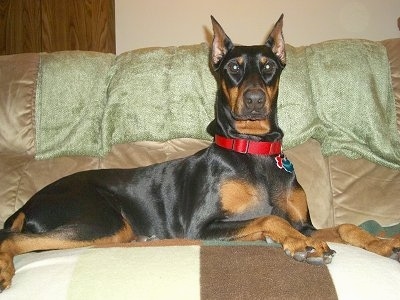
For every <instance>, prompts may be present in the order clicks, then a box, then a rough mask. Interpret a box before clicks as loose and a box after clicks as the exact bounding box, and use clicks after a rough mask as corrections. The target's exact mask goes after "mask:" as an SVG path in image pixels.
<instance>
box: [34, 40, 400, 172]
mask: <svg viewBox="0 0 400 300" xmlns="http://www.w3.org/2000/svg"><path fill="white" fill-rule="evenodd" d="M208 56H209V50H208V47H207V46H206V45H205V44H200V45H193V46H182V47H166V48H148V49H138V50H134V51H130V52H127V53H124V54H121V55H119V56H116V57H115V56H113V55H110V54H101V53H91V52H61V53H54V54H42V55H41V67H40V74H39V75H40V76H39V80H38V88H37V95H36V151H37V152H36V157H37V158H38V159H45V158H51V157H56V156H62V155H90V156H102V155H104V154H106V153H107V152H108V151H109V150H110V148H111V147H112V145H114V144H117V143H129V142H133V141H140V140H153V141H165V140H168V139H173V138H180V137H192V138H199V139H209V140H211V138H212V137H210V136H208V135H207V133H206V130H205V128H206V126H207V125H208V123H209V122H210V121H211V120H212V118H213V110H214V99H215V91H216V83H215V79H214V77H213V75H212V73H211V71H210V69H209V64H208ZM287 57H288V65H287V67H286V69H285V70H284V72H283V74H282V80H281V88H280V96H279V123H280V125H281V127H282V129H283V130H284V132H285V138H284V147H285V148H286V149H287V148H291V147H294V146H296V145H298V144H300V143H303V142H305V141H306V140H308V139H309V138H314V139H317V140H318V141H319V142H320V143H321V145H322V151H323V153H324V154H325V155H331V154H342V155H346V156H348V157H350V158H359V157H364V158H367V159H369V160H371V161H373V162H376V163H380V164H382V165H385V166H388V167H393V168H400V142H399V137H398V134H397V131H396V121H395V120H396V119H395V106H394V98H393V94H392V90H391V82H390V73H389V65H388V60H387V55H386V51H385V48H384V47H383V46H382V45H381V44H379V43H375V42H370V41H362V40H337V41H330V42H325V43H320V44H315V45H311V46H307V47H297V48H295V47H291V46H289V45H288V46H287Z"/></svg>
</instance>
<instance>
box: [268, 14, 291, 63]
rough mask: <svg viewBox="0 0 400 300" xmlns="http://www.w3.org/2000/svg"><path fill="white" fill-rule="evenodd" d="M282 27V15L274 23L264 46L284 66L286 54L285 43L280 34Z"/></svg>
mask: <svg viewBox="0 0 400 300" xmlns="http://www.w3.org/2000/svg"><path fill="white" fill-rule="evenodd" d="M282 27H283V14H282V15H281V16H280V18H279V20H278V21H277V22H276V24H275V26H274V28H273V29H272V31H271V33H270V35H269V37H268V39H267V43H266V45H267V46H268V47H271V48H272V52H274V54H275V55H276V56H277V57H278V58H279V60H280V61H281V63H282V64H283V65H286V52H285V41H284V39H283V33H282Z"/></svg>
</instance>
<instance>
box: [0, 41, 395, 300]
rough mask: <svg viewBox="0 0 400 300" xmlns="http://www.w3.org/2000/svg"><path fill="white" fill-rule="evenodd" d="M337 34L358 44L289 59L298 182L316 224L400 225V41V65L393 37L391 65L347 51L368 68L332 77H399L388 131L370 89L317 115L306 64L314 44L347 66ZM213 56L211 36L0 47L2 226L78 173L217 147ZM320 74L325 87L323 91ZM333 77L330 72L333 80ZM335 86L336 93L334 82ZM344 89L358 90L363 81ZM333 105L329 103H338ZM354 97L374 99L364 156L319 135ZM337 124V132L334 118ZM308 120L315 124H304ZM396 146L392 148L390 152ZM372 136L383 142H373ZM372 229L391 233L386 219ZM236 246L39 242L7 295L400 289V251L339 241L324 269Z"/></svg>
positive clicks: (180, 295) (286, 98) (221, 295)
mask: <svg viewBox="0 0 400 300" xmlns="http://www.w3.org/2000/svg"><path fill="white" fill-rule="evenodd" d="M332 43H334V44H336V45H339V46H340V47H339V49H342V48H341V47H343V46H346V47H347V46H349V45H353V43H356V44H357V43H359V41H344V42H343V41H342V42H339V43H335V42H327V43H322V44H318V45H314V46H312V47H298V48H294V47H289V46H288V66H287V67H286V69H285V71H284V73H283V75H282V81H281V94H280V98H279V103H281V104H280V108H279V109H280V112H281V114H280V115H279V120H280V124H281V126H282V128H283V129H284V131H285V133H286V135H285V140H284V145H286V150H285V153H286V154H287V155H288V156H289V158H290V159H291V160H292V162H293V163H294V165H295V169H296V172H297V175H298V178H299V181H300V183H301V184H302V185H303V187H304V188H305V190H306V193H307V195H308V203H309V206H310V211H311V217H312V221H313V223H314V225H315V226H317V227H328V226H333V225H335V224H340V223H344V222H350V223H355V224H361V223H363V222H365V221H368V220H374V221H377V222H378V223H379V224H380V225H382V226H391V227H390V228H392V229H393V228H395V229H396V230H397V231H396V230H394V233H395V234H396V233H398V232H399V230H398V229H399V228H398V226H395V224H398V223H399V222H400V198H399V195H400V171H399V170H400V161H399V159H398V158H399V155H400V154H399V152H398V150H399V149H398V148H397V145H399V135H398V133H399V130H400V55H399V54H400V53H399V51H398V49H400V39H395V40H388V41H384V42H382V44H383V45H384V46H385V47H386V49H387V57H388V59H389V64H390V69H391V72H390V74H389V71H388V69H389V65H388V67H387V69H385V67H384V65H385V63H386V64H387V57H386V51H384V50H385V49H384V48H382V49H383V52H385V53H384V60H383V61H382V60H381V61H380V62H383V66H382V69H381V68H376V69H375V68H371V66H372V64H371V63H370V62H367V61H366V60H365V65H364V59H365V58H364V56H362V55H361V54H360V53H358V52H355V51H354V50H349V51H350V53H346V54H345V55H344V56H342V60H347V61H346V62H347V63H348V64H347V66H349V67H351V64H352V63H354V62H353V61H351V60H352V59H354V60H356V59H359V60H360V61H361V63H360V61H359V62H358V63H357V66H358V67H360V68H361V70H362V71H363V73H365V74H360V73H359V71H356V72H358V73H357V74H359V75H360V76H358V75H357V74H356V76H350V77H351V79H347V78H345V80H344V81H343V80H342V79H343V78H342V77H343V76H344V73H343V72H345V73H346V69H342V70H341V71H340V72H337V75H335V73H330V74H331V75H329V76H328V75H327V76H326V77H327V79H328V80H331V79H332V80H333V83H334V85H335V88H336V84H337V86H339V85H340V83H339V81H341V80H342V82H341V84H342V85H343V84H344V86H345V87H346V86H347V81H352V82H353V88H354V87H355V86H354V84H355V85H362V84H364V83H365V82H363V79H361V78H372V77H374V80H372V79H368V80H371V82H377V81H382V82H383V81H384V79H385V76H387V77H388V78H389V79H388V81H389V83H388V85H387V88H388V89H389V90H390V92H392V90H391V89H392V88H393V93H394V96H395V97H394V100H393V98H390V97H387V98H388V99H390V100H391V101H389V103H381V102H379V101H378V100H377V99H375V94H374V93H373V95H372V98H371V99H372V102H373V105H375V106H374V107H376V108H377V109H379V112H378V113H377V115H378V116H380V117H381V119H382V120H383V121H382V122H383V123H385V122H384V121H385V120H387V121H388V122H387V123H386V124H378V125H379V126H378V127H377V128H376V129H377V130H380V131H379V134H377V132H373V131H372V130H371V129H370V128H372V127H374V126H373V125H376V124H375V123H376V121H374V122H369V123H368V122H364V121H368V120H364V119H362V118H364V113H366V112H367V113H368V112H370V111H371V109H370V108H369V107H368V106H366V105H365V103H364V102H361V101H363V98H360V103H359V104H357V102H354V99H352V100H351V101H353V102H351V103H349V101H350V99H347V98H340V99H339V98H338V99H337V102H335V103H336V104H335V105H337V107H334V108H335V109H334V110H333V112H331V115H327V114H326V113H327V111H325V110H324V109H320V110H319V111H318V112H316V111H317V108H318V107H319V105H320V102H319V101H321V102H323V101H325V100H326V98H324V99H323V98H320V96H318V97H317V96H316V95H317V92H318V91H317V89H318V86H317V85H315V81H318V78H316V77H315V76H314V79H312V80H311V79H309V78H305V77H304V76H305V74H306V73H304V72H305V71H306V70H307V69H308V68H311V65H310V62H308V63H307V67H305V63H304V56H302V55H303V54H304V53H308V55H311V56H314V57H320V58H321V59H322V58H324V59H326V60H327V61H328V63H327V64H328V65H327V66H328V69H327V70H326V71H333V72H335V71H336V69H337V66H336V65H340V63H341V61H338V59H337V58H336V59H333V58H332V61H333V68H332V66H330V65H329V59H330V58H331V57H330V56H329V55H325V54H324V55H323V57H322V56H321V53H325V52H321V51H326V49H328V50H329V49H330V48H331V46H332ZM361 47H362V49H368V51H369V52H370V55H372V56H374V54H375V52H374V50H371V49H378V50H379V49H380V48H379V47H381V44H379V43H378V45H375V44H374V45H371V44H370V43H368V42H365V43H362V45H361ZM350 48H351V47H348V48H346V49H350ZM324 49H325V50H324ZM351 49H352V48H351ZM382 49H381V50H382ZM368 51H367V52H368ZM339 52H341V51H339ZM381 52H382V51H381ZM332 55H337V53H336V54H335V53H333V54H332ZM342 55H343V54H342ZM349 55H350V56H351V57H352V58H351V59H350V58H349ZM332 57H333V56H332ZM381 59H382V57H381ZM207 60H208V49H207V46H205V45H194V46H185V47H178V48H177V47H170V48H153V49H139V50H135V51H131V52H128V53H124V54H121V55H119V56H114V55H110V54H101V53H90V52H60V53H53V54H19V55H11V56H2V57H0V223H1V224H2V223H3V222H4V221H5V219H6V218H7V217H8V216H9V215H10V214H12V213H13V212H14V211H15V210H16V209H18V208H19V207H20V206H22V205H23V204H24V203H25V202H26V201H27V200H28V199H29V197H30V196H32V194H34V193H35V192H36V191H37V190H39V189H40V188H42V187H43V186H45V185H46V184H49V183H51V182H52V181H54V180H56V179H57V178H60V177H62V176H65V175H67V174H71V173H73V172H77V171H80V170H87V169H98V168H130V167H137V166H144V165H149V164H152V163H156V162H160V161H165V160H169V159H174V158H178V157H182V156H186V155H190V154H192V153H194V152H195V151H197V150H199V149H201V148H204V147H206V146H207V145H209V143H211V142H212V138H211V137H209V136H208V135H207V133H206V132H205V127H206V125H207V124H208V122H209V121H211V119H212V118H213V101H214V93H215V81H214V78H213V76H212V75H211V72H210V70H209V68H208V64H207ZM349 60H350V61H349ZM318 61H319V59H318V60H317V62H318ZM342 62H343V61H342ZM314 63H315V61H314ZM174 67H176V68H175V69H174ZM314 67H315V66H314ZM378 67H379V66H378ZM364 69H365V72H364ZM361 75H363V76H367V77H362V76H361ZM330 76H332V77H330ZM335 76H338V77H335ZM390 76H391V77H390ZM310 78H311V77H310ZM390 81H391V83H390ZM328 82H329V81H328ZM309 84H313V85H312V88H310V86H309ZM329 84H332V82H330V83H328V87H329ZM385 87H386V86H383V85H382V86H378V87H374V89H373V91H374V92H376V95H378V94H379V95H382V94H385V91H384V88H385ZM302 88H303V89H302ZM331 90H333V91H334V92H335V89H331ZM361 90H362V89H361ZM382 90H383V92H382ZM379 91H380V92H379ZM320 92H321V91H320ZM324 92H325V90H324V89H322V93H324ZM341 92H347V93H348V94H347V95H349V94H351V93H352V92H353V90H352V89H351V88H349V89H347V90H345V91H341ZM354 93H355V92H354ZM310 95H311V98H310ZM385 95H388V96H391V93H387V91H386V94H385ZM331 96H332V95H331ZM334 96H335V94H334ZM355 98H357V97H355ZM307 101H308V103H306V102H307ZM315 101H318V102H315ZM393 101H395V104H396V108H394V106H393ZM327 104H328V108H327V109H328V110H329V104H330V103H329V102H328V103H327ZM350 104H353V105H350ZM354 104H355V105H354ZM307 105H308V106H307ZM347 105H349V110H350V106H352V107H353V108H355V111H356V114H355V115H354V117H355V118H357V110H362V112H361V113H360V115H361V118H358V119H354V122H357V124H354V125H360V124H361V128H362V129H364V131H365V132H363V130H361V137H359V136H357V139H358V140H359V141H361V142H360V143H361V146H360V145H358V146H357V147H359V148H362V149H364V151H363V154H362V155H361V154H357V155H355V157H358V158H357V159H350V158H349V157H352V154H351V152H348V151H347V152H346V151H344V152H343V151H342V152H341V151H338V152H337V153H333V154H328V155H327V154H326V152H325V150H324V149H325V147H326V142H327V141H329V137H330V134H328V136H326V135H325V136H324V135H323V134H322V137H324V139H321V132H324V131H323V130H324V129H327V128H328V127H329V126H328V125H329V124H327V123H326V120H325V121H324V122H325V123H324V122H322V121H321V120H322V119H324V118H325V119H326V117H329V118H331V119H335V118H336V117H337V114H338V112H337V109H339V108H340V109H345V110H346V109H347ZM305 107H307V109H305ZM394 109H396V116H394V113H395V112H394ZM314 110H315V111H314ZM342 112H343V111H342ZM385 112H387V114H386V113H385ZM391 113H393V116H392V115H391ZM315 115H318V117H317V118H316V117H315ZM306 116H311V117H310V118H306ZM391 117H393V118H391ZM396 119H397V128H396ZM342 121H343V122H344V121H349V120H342ZM344 123H345V122H344ZM346 124H347V125H346V126H347V127H351V128H339V129H340V130H339V131H340V132H341V131H343V132H344V131H346V129H349V131H350V132H351V133H353V131H354V132H355V129H354V130H353V126H351V120H350V122H347V123H346ZM333 125H335V126H336V125H340V124H333ZM364 126H365V127H364ZM336 127H337V126H336ZM354 127H356V126H354ZM382 128H383V129H382ZM329 130H330V131H329V132H330V133H334V132H333V129H332V128H331V129H329ZM390 130H391V132H390V134H387V135H386V134H385V133H386V131H390ZM305 131H307V132H309V133H310V134H304V132H305ZM311 132H312V133H311ZM358 134H360V132H358ZM372 137H375V138H376V139H377V140H379V141H380V142H379V143H378V147H377V148H372V147H375V146H376V144H373V143H372V142H370V139H372ZM388 139H391V140H390V141H389V140H388ZM383 144H389V148H388V147H385V148H384V149H385V151H381V150H382V149H383V146H382V147H380V145H383ZM346 145H347V144H346ZM390 145H392V146H393V145H394V147H392V149H390ZM347 146H349V147H350V146H353V144H352V143H351V144H348V145H347ZM369 147H371V151H368V149H369ZM346 149H347V148H346ZM365 149H367V151H365ZM372 149H374V150H372ZM388 149H389V150H388ZM339 150H343V149H339ZM369 152H370V153H369ZM322 153H324V155H323V154H322ZM369 154H371V155H369ZM386 154H388V155H386ZM353 156H354V155H353ZM388 157H389V158H388ZM389 166H390V167H389ZM372 224H373V225H376V223H372ZM392 225H394V227H393V226H392ZM369 229H371V228H369ZM372 229H374V230H375V232H376V233H378V234H382V233H381V232H380V231H381V230H383V228H381V227H380V226H378V228H376V227H375V228H372ZM392 233H393V231H392ZM233 245H234V247H232V245H231V244H229V245H226V244H224V245H221V244H213V243H212V242H211V244H203V243H202V242H199V241H197V242H193V243H188V242H187V241H172V242H167V241H160V242H155V244H154V242H153V243H151V242H150V243H148V244H146V246H148V247H144V248H145V249H144V248H143V246H145V245H142V244H141V243H132V245H130V247H127V246H123V247H122V245H116V246H117V247H112V248H101V249H91V248H84V249H72V250H59V251H48V252H43V253H28V254H24V255H20V256H17V257H15V259H14V262H15V266H16V275H15V277H14V279H13V285H12V287H11V288H10V289H9V290H6V291H4V292H3V293H2V294H1V297H4V298H5V299H25V298H26V297H27V296H29V299H134V298H135V299H200V298H202V299H265V298H268V297H272V298H276V299H293V298H296V299H337V298H343V299H368V298H369V299H377V298H382V299H398V298H399V297H400V290H399V288H398V287H399V285H398V282H399V280H400V272H399V269H398V262H395V261H394V260H390V259H388V258H383V257H379V256H377V255H375V254H372V253H368V252H366V251H363V250H361V249H358V248H354V247H351V246H347V245H338V244H330V246H331V247H332V248H333V249H335V250H336V251H337V254H336V257H335V258H334V260H333V262H332V263H331V264H330V265H328V266H327V267H322V266H321V267H315V266H309V265H307V264H302V263H297V262H295V261H294V260H292V259H290V258H288V257H286V256H285V255H284V254H283V251H281V249H277V248H275V247H270V246H267V245H266V244H265V243H262V244H260V243H253V244H251V245H248V244H240V243H239V244H235V243H234V244H233ZM118 246H120V247H118ZM135 246H139V247H135ZM126 247H127V248H126ZM365 274H368V276H365ZM282 278H284V280H282ZM349 283H351V284H349Z"/></svg>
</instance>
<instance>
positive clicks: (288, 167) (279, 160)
mask: <svg viewBox="0 0 400 300" xmlns="http://www.w3.org/2000/svg"><path fill="white" fill-rule="evenodd" d="M275 161H276V165H277V166H278V168H279V169H284V170H285V171H286V172H288V173H293V171H294V167H293V164H292V163H291V162H290V160H288V159H287V158H286V156H285V155H284V154H283V153H281V154H279V155H277V156H275Z"/></svg>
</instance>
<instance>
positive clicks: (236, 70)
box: [228, 61, 240, 74]
mask: <svg viewBox="0 0 400 300" xmlns="http://www.w3.org/2000/svg"><path fill="white" fill-rule="evenodd" d="M228 69H229V72H230V73H232V74H237V73H239V71H240V66H239V64H238V63H237V62H235V61H231V62H230V63H229V64H228Z"/></svg>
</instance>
